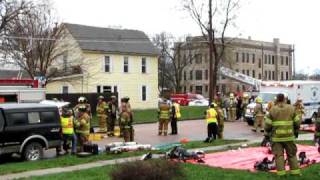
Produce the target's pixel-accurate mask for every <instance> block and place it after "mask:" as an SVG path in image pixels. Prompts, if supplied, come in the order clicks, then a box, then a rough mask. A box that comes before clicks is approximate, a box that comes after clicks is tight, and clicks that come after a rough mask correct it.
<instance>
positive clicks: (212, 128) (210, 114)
mask: <svg viewBox="0 0 320 180" xmlns="http://www.w3.org/2000/svg"><path fill="white" fill-rule="evenodd" d="M214 108H215V104H214V103H211V105H210V107H209V109H208V110H207V111H206V112H205V114H206V121H207V128H208V137H207V139H206V140H205V141H204V142H213V141H214V140H216V138H217V133H218V125H217V123H218V120H217V117H218V113H217V111H216V110H215V109H214Z"/></svg>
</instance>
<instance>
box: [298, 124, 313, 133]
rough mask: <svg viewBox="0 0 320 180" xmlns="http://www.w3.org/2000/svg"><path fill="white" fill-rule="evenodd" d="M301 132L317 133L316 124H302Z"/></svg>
mask: <svg viewBox="0 0 320 180" xmlns="http://www.w3.org/2000/svg"><path fill="white" fill-rule="evenodd" d="M300 130H301V131H307V132H315V131H316V126H315V125H314V124H301V126H300Z"/></svg>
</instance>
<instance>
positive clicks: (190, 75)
mask: <svg viewBox="0 0 320 180" xmlns="http://www.w3.org/2000/svg"><path fill="white" fill-rule="evenodd" d="M192 79H193V72H192V70H191V71H190V74H189V80H192Z"/></svg>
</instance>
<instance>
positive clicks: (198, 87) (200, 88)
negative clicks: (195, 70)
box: [196, 86, 202, 94]
mask: <svg viewBox="0 0 320 180" xmlns="http://www.w3.org/2000/svg"><path fill="white" fill-rule="evenodd" d="M196 93H197V94H202V86H196Z"/></svg>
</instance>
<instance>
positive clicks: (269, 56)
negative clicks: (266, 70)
mask: <svg viewBox="0 0 320 180" xmlns="http://www.w3.org/2000/svg"><path fill="white" fill-rule="evenodd" d="M268 64H271V55H270V54H269V55H268Z"/></svg>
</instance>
